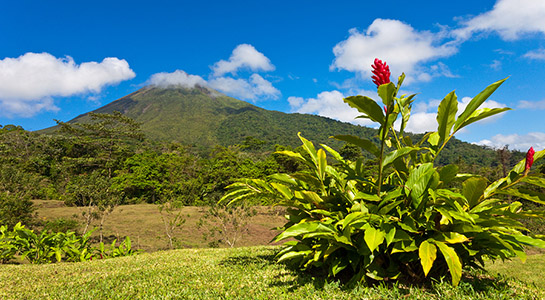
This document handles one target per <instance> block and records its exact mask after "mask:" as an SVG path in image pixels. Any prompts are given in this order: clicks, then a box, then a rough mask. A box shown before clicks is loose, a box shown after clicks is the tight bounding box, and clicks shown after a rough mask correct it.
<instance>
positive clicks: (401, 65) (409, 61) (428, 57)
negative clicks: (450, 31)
mask: <svg viewBox="0 0 545 300" xmlns="http://www.w3.org/2000/svg"><path fill="white" fill-rule="evenodd" d="M441 38H442V34H433V33H431V32H428V31H417V30H415V29H414V28H412V27H411V26H410V25H408V24H405V23H403V22H401V21H398V20H385V19H376V20H375V21H373V23H372V24H371V25H370V26H369V27H368V28H367V30H366V31H365V32H359V31H357V30H356V29H351V30H350V36H349V37H348V38H347V39H346V40H344V41H342V42H340V43H338V44H337V45H336V46H335V47H334V48H333V53H334V54H335V60H334V61H333V64H332V65H331V66H330V69H332V70H333V69H339V70H347V71H352V72H358V73H360V74H361V75H362V77H370V76H371V65H372V64H373V61H374V59H375V58H379V59H381V60H383V61H386V62H387V63H388V64H389V65H390V69H391V70H392V71H393V72H392V73H394V74H400V73H401V72H405V74H407V75H408V76H411V77H414V78H415V79H419V80H430V79H431V77H433V75H432V73H434V74H435V75H436V76H437V75H447V74H449V73H450V72H448V68H445V67H446V66H445V65H437V66H436V67H433V68H429V69H428V68H425V67H424V66H423V65H422V64H423V63H425V62H429V61H432V60H434V59H437V58H440V57H448V56H451V55H453V54H454V53H456V51H457V49H456V47H454V46H452V45H449V44H442V45H441V44H439V42H440V40H441ZM450 75H451V74H450ZM419 77H420V78H419ZM408 79H410V78H408Z"/></svg>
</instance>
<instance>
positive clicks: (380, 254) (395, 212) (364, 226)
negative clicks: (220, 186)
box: [222, 60, 545, 285]
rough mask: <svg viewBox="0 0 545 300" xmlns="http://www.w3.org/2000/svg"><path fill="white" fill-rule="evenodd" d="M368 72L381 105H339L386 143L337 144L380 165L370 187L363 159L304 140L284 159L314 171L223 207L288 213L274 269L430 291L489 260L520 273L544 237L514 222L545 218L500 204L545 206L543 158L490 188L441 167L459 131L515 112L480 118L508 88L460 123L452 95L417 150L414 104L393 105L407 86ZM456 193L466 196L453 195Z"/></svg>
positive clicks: (359, 101)
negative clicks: (411, 128) (409, 128)
mask: <svg viewBox="0 0 545 300" xmlns="http://www.w3.org/2000/svg"><path fill="white" fill-rule="evenodd" d="M373 67H374V70H373V73H374V74H375V75H374V77H373V80H374V82H375V83H376V84H377V89H378V96H379V98H380V99H381V100H382V104H380V105H379V104H378V102H377V101H375V100H373V99H371V98H369V97H366V96H353V97H348V98H346V99H344V101H345V102H346V103H347V104H348V105H350V106H351V107H353V108H355V109H357V110H358V111H359V112H360V113H361V116H360V118H368V119H370V120H372V121H374V122H376V123H378V125H379V130H378V138H379V140H380V143H379V144H375V143H374V142H372V141H370V140H366V139H362V138H359V137H356V136H348V135H339V136H335V138H337V139H339V140H342V141H346V142H348V143H351V144H353V145H356V146H358V147H360V148H361V149H362V150H364V151H367V152H369V153H371V154H372V155H373V156H375V158H376V161H378V170H377V173H376V174H375V175H374V176H368V174H369V173H368V172H367V171H366V170H367V169H368V168H367V166H365V165H364V162H365V161H364V160H363V159H362V158H359V159H357V160H356V161H350V160H346V159H344V158H343V157H342V156H341V155H340V154H339V153H338V152H336V151H335V150H333V149H331V148H330V147H328V146H326V145H321V148H320V149H316V148H315V146H314V145H313V144H312V143H311V142H310V141H308V140H306V139H305V138H303V137H302V136H300V135H299V137H300V139H301V141H302V147H303V149H304V151H305V153H306V155H301V154H300V153H296V152H292V151H280V152H278V153H279V154H283V155H286V156H288V157H291V158H294V159H296V160H298V161H299V162H300V163H302V164H304V165H306V166H307V167H308V168H306V169H304V170H303V171H299V172H296V173H294V174H275V175H271V176H269V177H268V178H267V179H265V180H258V179H245V180H242V181H240V182H238V183H235V184H232V185H231V186H229V190H228V192H227V194H226V195H225V196H224V197H223V199H222V201H224V202H229V203H236V202H240V201H244V200H249V201H251V200H254V201H255V199H260V200H261V201H263V202H267V203H274V204H277V205H283V206H286V207H288V208H287V212H288V215H287V218H288V222H287V223H286V225H285V226H284V228H283V232H281V233H280V234H279V235H278V236H277V237H276V239H275V240H276V241H280V240H285V239H290V238H291V239H292V240H290V241H288V242H286V243H285V245H286V247H285V248H284V249H283V250H282V251H281V252H280V253H279V255H278V256H279V261H287V262H289V263H292V264H294V265H295V266H298V267H300V268H302V269H305V270H314V269H321V270H323V271H325V272H326V273H327V274H328V277H329V278H332V279H334V278H339V279H344V280H346V281H347V282H348V284H353V283H357V282H376V281H397V280H404V281H408V282H412V283H417V282H426V281H428V282H429V281H430V280H431V278H440V277H442V276H445V275H450V277H451V281H452V284H453V285H458V283H459V282H460V279H461V277H462V270H463V269H464V268H469V267H472V268H483V267H484V261H485V260H486V259H491V260H496V259H508V258H511V257H514V256H518V257H519V258H520V259H521V260H523V261H524V260H525V259H526V254H525V252H524V247H525V246H537V247H541V248H545V237H544V236H541V235H533V234H531V232H529V230H528V229H527V228H525V227H524V226H523V224H522V223H521V222H520V221H519V220H521V219H543V217H544V215H545V214H544V212H542V211H532V210H524V209H523V207H522V204H521V203H520V202H518V201H514V200H507V199H508V197H506V196H505V195H510V196H511V197H513V198H512V199H517V198H518V199H525V200H528V201H532V202H535V203H540V204H544V203H545V195H544V194H540V193H537V192H533V190H531V189H528V188H527V187H528V186H532V185H533V186H537V187H541V188H543V187H545V179H544V178H543V174H541V173H538V172H532V171H531V167H532V163H533V162H535V161H538V160H540V159H541V158H543V156H545V150H542V151H539V152H535V153H534V151H533V149H530V151H529V152H528V154H527V157H526V159H523V160H522V161H520V162H519V163H518V164H517V165H516V166H515V167H514V168H513V169H512V170H510V171H509V172H508V174H507V176H505V177H504V178H501V179H499V180H497V181H495V182H489V181H488V180H487V179H485V178H483V177H481V176H478V175H472V174H461V173H459V172H458V170H459V169H458V166H457V165H454V164H452V165H446V166H443V167H437V166H435V165H434V161H435V159H436V158H437V157H438V156H439V154H440V153H441V151H442V150H443V149H444V147H445V145H446V144H447V143H448V142H449V140H450V139H451V138H452V137H453V136H454V134H456V133H457V132H459V131H460V130H461V129H462V128H464V127H466V126H467V125H469V124H471V123H474V122H476V121H479V120H481V119H484V118H487V117H490V116H493V115H496V114H498V113H501V112H504V111H506V110H508V109H509V108H492V109H490V108H479V107H480V106H481V105H482V104H483V102H484V101H485V100H486V99H487V98H488V97H489V96H490V95H491V94H492V93H493V92H494V91H495V90H496V89H497V88H498V87H499V86H500V85H501V84H502V83H503V82H504V81H505V79H504V80H500V81H498V82H495V83H493V84H492V85H490V86H488V87H487V88H486V89H484V90H483V91H482V92H481V93H479V94H478V95H477V96H475V97H474V98H473V99H472V100H471V101H470V102H469V104H468V105H467V107H466V108H465V110H464V111H463V112H462V113H461V114H458V101H457V97H456V94H455V93H454V92H451V93H449V94H448V95H447V96H446V97H445V98H444V99H443V100H442V101H441V103H440V105H439V108H438V114H437V123H438V125H437V131H435V132H429V133H427V134H425V135H424V136H423V137H422V139H421V140H420V141H413V140H411V138H410V137H409V136H407V135H404V129H405V126H406V125H407V122H408V120H409V118H410V112H411V106H412V102H413V101H414V100H413V99H414V95H410V96H406V95H399V94H398V92H399V90H400V87H401V84H402V82H403V79H404V75H403V74H402V75H401V76H400V78H399V81H398V83H397V85H395V84H394V83H391V82H390V79H389V76H390V73H389V68H388V66H387V65H386V64H383V63H382V62H381V61H380V60H376V61H375V65H374V66H373ZM396 121H397V122H396ZM394 122H396V129H395V130H394ZM397 124H399V127H397V126H398V125H397ZM326 153H328V154H329V155H330V157H327V154H326ZM455 182H459V183H461V184H451V183H455ZM452 186H459V187H461V188H450V187H452Z"/></svg>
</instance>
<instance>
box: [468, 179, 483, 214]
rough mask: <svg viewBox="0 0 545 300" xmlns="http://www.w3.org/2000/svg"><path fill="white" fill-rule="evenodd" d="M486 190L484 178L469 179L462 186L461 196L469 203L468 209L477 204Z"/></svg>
mask: <svg viewBox="0 0 545 300" xmlns="http://www.w3.org/2000/svg"><path fill="white" fill-rule="evenodd" d="M486 188H487V182H486V179H484V178H469V179H468V180H466V181H464V183H463V185H462V194H464V196H465V197H466V199H467V201H468V202H469V207H474V206H475V205H477V204H478V203H479V198H480V197H481V196H482V195H483V194H484V190H485V189H486Z"/></svg>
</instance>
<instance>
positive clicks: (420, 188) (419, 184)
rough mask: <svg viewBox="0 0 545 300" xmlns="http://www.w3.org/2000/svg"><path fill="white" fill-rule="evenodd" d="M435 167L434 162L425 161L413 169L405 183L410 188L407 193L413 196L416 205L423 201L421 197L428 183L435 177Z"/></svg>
mask: <svg viewBox="0 0 545 300" xmlns="http://www.w3.org/2000/svg"><path fill="white" fill-rule="evenodd" d="M434 172H435V169H434V168H433V163H425V164H422V165H420V166H419V167H418V168H416V169H414V170H412V171H411V173H410V175H409V179H408V180H407V182H406V183H405V187H406V188H407V189H408V192H407V194H408V195H410V196H411V198H412V200H413V205H414V207H418V205H419V204H420V202H421V201H422V199H421V197H422V195H423V194H424V193H425V192H426V189H427V187H428V183H429V182H430V179H431V178H432V177H433V173H434Z"/></svg>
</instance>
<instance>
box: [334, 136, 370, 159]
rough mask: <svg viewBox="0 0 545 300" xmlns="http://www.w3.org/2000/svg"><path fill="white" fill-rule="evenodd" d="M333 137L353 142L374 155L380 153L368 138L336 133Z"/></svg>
mask: <svg viewBox="0 0 545 300" xmlns="http://www.w3.org/2000/svg"><path fill="white" fill-rule="evenodd" d="M334 138H335V139H337V140H340V141H345V142H348V143H351V144H354V145H356V146H358V147H360V148H362V149H364V150H366V151H368V152H369V153H371V154H373V155H374V156H376V157H379V155H380V153H379V150H378V148H377V146H376V145H375V144H374V143H373V142H371V141H370V140H367V139H362V138H359V137H357V136H353V135H344V134H341V135H336V136H334Z"/></svg>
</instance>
